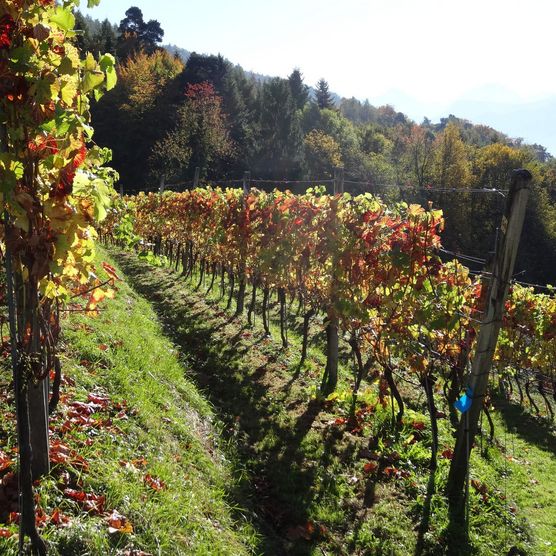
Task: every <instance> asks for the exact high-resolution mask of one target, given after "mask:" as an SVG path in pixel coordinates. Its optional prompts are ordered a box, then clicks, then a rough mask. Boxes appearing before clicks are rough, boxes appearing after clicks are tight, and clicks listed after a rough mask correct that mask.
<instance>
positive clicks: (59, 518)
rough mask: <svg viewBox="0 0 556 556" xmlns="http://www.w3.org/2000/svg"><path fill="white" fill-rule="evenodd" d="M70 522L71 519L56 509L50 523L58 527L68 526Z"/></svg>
mask: <svg viewBox="0 0 556 556" xmlns="http://www.w3.org/2000/svg"><path fill="white" fill-rule="evenodd" d="M69 522H70V518H69V517H68V516H67V515H64V514H63V513H62V512H61V511H60V510H59V509H58V508H56V509H55V510H54V511H53V512H52V515H51V516H50V523H53V524H54V525H58V526H64V525H68V524H69Z"/></svg>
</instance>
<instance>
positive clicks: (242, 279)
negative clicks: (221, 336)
mask: <svg viewBox="0 0 556 556" xmlns="http://www.w3.org/2000/svg"><path fill="white" fill-rule="evenodd" d="M250 183H251V172H249V171H248V170H247V171H245V172H244V173H243V210H244V211H245V209H246V207H247V195H249V188H250ZM239 250H240V254H239V268H238V274H239V288H238V292H237V304H236V312H235V314H236V316H238V315H242V314H243V309H244V306H245V288H246V276H245V266H246V262H247V261H246V257H247V245H246V244H245V238H242V244H241V245H240V247H239Z"/></svg>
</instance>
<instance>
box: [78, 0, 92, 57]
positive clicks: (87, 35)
mask: <svg viewBox="0 0 556 556" xmlns="http://www.w3.org/2000/svg"><path fill="white" fill-rule="evenodd" d="M75 32H76V35H75V42H76V44H77V48H79V52H80V53H81V55H83V54H84V53H85V52H87V51H89V50H91V32H90V29H89V25H88V23H87V20H86V18H85V17H84V16H83V14H82V13H81V12H80V11H79V10H76V12H75Z"/></svg>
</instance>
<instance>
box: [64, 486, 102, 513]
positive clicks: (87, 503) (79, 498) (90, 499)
mask: <svg viewBox="0 0 556 556" xmlns="http://www.w3.org/2000/svg"><path fill="white" fill-rule="evenodd" d="M64 494H65V495H66V496H67V497H68V498H70V499H72V500H75V501H76V502H79V504H80V505H81V507H82V508H83V509H84V510H85V511H87V512H89V513H92V514H101V513H103V512H104V503H105V501H106V498H105V497H104V496H101V495H98V494H94V493H87V492H84V491H82V490H74V489H72V488H66V489H65V490H64Z"/></svg>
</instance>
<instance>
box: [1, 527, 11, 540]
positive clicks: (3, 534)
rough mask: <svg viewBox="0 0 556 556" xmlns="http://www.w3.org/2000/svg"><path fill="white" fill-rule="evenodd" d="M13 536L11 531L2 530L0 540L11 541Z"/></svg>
mask: <svg viewBox="0 0 556 556" xmlns="http://www.w3.org/2000/svg"><path fill="white" fill-rule="evenodd" d="M12 535H13V533H12V532H11V531H10V530H9V529H0V539H9V538H10V537H11V536H12Z"/></svg>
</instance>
